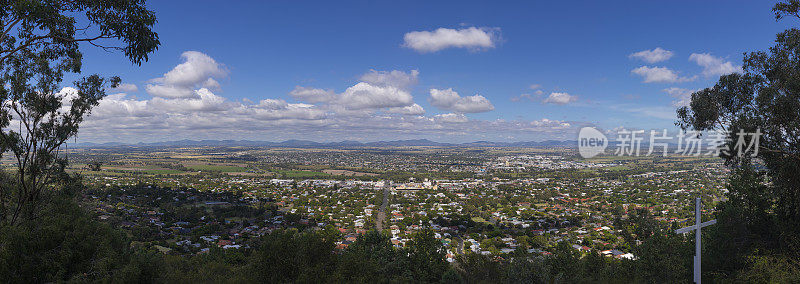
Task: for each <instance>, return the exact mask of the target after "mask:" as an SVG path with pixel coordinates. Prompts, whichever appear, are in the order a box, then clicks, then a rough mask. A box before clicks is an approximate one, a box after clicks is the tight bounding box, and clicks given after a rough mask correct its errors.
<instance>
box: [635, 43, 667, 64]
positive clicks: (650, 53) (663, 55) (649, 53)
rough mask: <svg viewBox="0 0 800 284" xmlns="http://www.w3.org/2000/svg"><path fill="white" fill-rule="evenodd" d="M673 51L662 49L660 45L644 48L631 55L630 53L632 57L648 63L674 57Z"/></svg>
mask: <svg viewBox="0 0 800 284" xmlns="http://www.w3.org/2000/svg"><path fill="white" fill-rule="evenodd" d="M672 55H673V54H672V51H669V50H665V49H662V48H660V47H656V48H655V49H652V50H642V51H639V52H636V53H633V54H631V55H628V57H630V58H635V59H640V60H642V61H644V62H647V63H651V64H652V63H656V62H661V61H666V60H668V59H670V58H671V57H672Z"/></svg>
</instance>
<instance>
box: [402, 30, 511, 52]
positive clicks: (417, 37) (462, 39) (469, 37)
mask: <svg viewBox="0 0 800 284" xmlns="http://www.w3.org/2000/svg"><path fill="white" fill-rule="evenodd" d="M499 31H500V29H498V28H476V27H469V28H463V29H458V30H456V29H448V28H438V29H436V30H435V31H414V32H409V33H406V34H405V36H404V37H403V40H404V43H403V46H405V47H408V48H411V49H414V50H416V51H418V52H421V53H427V52H436V51H439V50H442V49H446V48H451V47H455V48H467V49H470V50H481V49H489V48H494V47H495V44H496V42H497V40H498V38H499V36H498V34H499Z"/></svg>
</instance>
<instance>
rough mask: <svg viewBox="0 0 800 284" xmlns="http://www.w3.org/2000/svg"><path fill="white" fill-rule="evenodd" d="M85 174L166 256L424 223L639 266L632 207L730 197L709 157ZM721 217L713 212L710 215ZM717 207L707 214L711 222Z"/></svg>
mask: <svg viewBox="0 0 800 284" xmlns="http://www.w3.org/2000/svg"><path fill="white" fill-rule="evenodd" d="M69 155H70V157H71V159H72V161H73V166H72V168H71V170H72V171H74V172H80V173H81V174H82V175H83V176H84V177H85V181H84V183H85V184H86V185H87V187H88V188H89V189H90V190H87V191H86V192H85V194H84V198H83V200H84V201H83V203H84V204H85V206H87V207H89V208H93V209H92V210H93V212H95V215H96V218H98V219H99V220H102V221H104V222H108V223H109V224H112V225H114V226H115V227H119V228H122V229H125V230H128V231H129V232H131V235H132V236H133V237H134V238H135V243H136V245H139V246H146V247H150V248H154V249H157V250H159V251H161V252H163V253H166V254H202V253H207V252H208V251H209V249H210V248H212V247H218V248H222V249H242V248H247V247H249V246H252V245H253V244H252V243H251V242H252V240H255V239H257V238H258V237H259V236H261V235H264V234H268V233H270V232H272V231H275V230H281V229H288V228H296V229H300V230H325V229H331V230H336V231H337V232H338V233H339V235H340V238H339V240H338V241H337V242H336V244H337V249H339V250H344V249H347V247H348V245H349V244H351V243H353V242H354V241H355V240H356V238H357V237H358V236H359V235H361V234H364V233H365V232H367V231H369V230H375V229H377V230H378V231H381V232H385V233H386V234H388V235H390V236H391V242H392V244H393V245H394V246H396V247H403V246H405V245H406V244H407V243H408V241H409V238H410V237H411V236H412V235H413V234H414V233H416V232H417V231H419V230H420V229H422V228H428V229H431V230H433V231H434V232H435V236H436V238H437V239H439V240H440V241H441V242H442V244H443V245H444V247H445V248H446V249H447V260H448V261H451V262H452V261H454V259H455V257H456V256H457V255H459V254H464V253H465V252H467V251H471V252H474V253H478V254H482V255H488V256H493V257H501V258H502V257H509V256H513V255H518V254H541V255H548V254H550V253H551V252H549V250H551V249H552V248H553V247H554V246H555V245H556V244H558V243H561V242H566V243H568V244H569V245H570V246H571V247H573V248H574V249H575V250H578V251H580V252H595V253H601V254H602V255H605V256H608V257H614V258H629V259H633V258H635V257H636V256H635V255H633V254H631V253H630V248H629V247H628V245H627V244H626V242H625V241H624V240H623V238H622V236H620V235H619V230H618V229H617V226H619V222H620V220H624V219H625V218H627V217H628V212H632V211H634V210H636V209H647V210H648V211H649V212H652V214H653V216H654V217H655V218H656V220H658V221H661V222H666V223H677V224H683V223H685V222H687V221H688V220H690V219H691V218H692V217H693V209H692V203H691V200H693V198H694V197H696V196H702V197H703V198H704V201H706V202H709V203H710V205H711V204H715V203H716V202H718V201H720V200H722V199H723V198H724V197H723V196H724V194H725V191H726V190H725V187H724V177H725V176H726V175H727V174H728V172H729V170H728V169H726V168H725V167H723V166H722V165H721V164H720V163H719V162H718V161H715V160H713V159H704V158H701V157H681V156H678V157H670V158H662V157H658V158H654V157H640V158H639V157H619V156H613V155H611V156H600V157H597V158H593V159H581V158H580V157H577V155H576V154H575V153H574V150H572V149H570V148H567V147H564V148H459V147H403V148H391V147H387V148H383V149H347V150H343V149H334V150H331V149H309V148H306V149H287V148H276V149H264V148H239V147H182V148H178V147H172V148H169V147H166V148H131V147H118V148H114V147H110V148H100V149H88V148H78V149H73V150H71V153H69ZM708 208H713V206H708ZM712 213H713V212H704V214H709V215H711V214H712Z"/></svg>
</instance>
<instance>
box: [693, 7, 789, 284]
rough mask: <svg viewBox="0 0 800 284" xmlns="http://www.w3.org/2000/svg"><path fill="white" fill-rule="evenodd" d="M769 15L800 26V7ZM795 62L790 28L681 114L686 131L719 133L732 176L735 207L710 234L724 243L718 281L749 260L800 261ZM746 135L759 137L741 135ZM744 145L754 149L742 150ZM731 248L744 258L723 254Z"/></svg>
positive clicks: (718, 250) (717, 259)
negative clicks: (795, 21)
mask: <svg viewBox="0 0 800 284" xmlns="http://www.w3.org/2000/svg"><path fill="white" fill-rule="evenodd" d="M772 11H773V12H774V13H775V18H776V19H777V20H781V19H783V18H786V17H790V18H791V17H793V18H798V19H800V1H798V0H789V1H785V2H781V3H778V4H775V6H774V7H773V9H772ZM798 62H800V30H798V29H796V28H790V29H787V30H785V31H783V32H781V33H779V34H778V35H777V37H776V40H775V45H774V46H773V47H771V48H769V50H767V51H756V52H750V53H746V54H745V56H744V64H743V72H742V73H741V74H739V73H733V74H729V75H724V76H721V77H720V78H719V81H718V82H717V83H716V84H715V85H714V86H713V87H710V88H706V89H703V90H700V91H698V92H695V93H693V94H692V98H691V103H690V104H689V106H687V107H682V108H680V109H678V111H677V112H678V118H679V120H678V122H677V125H679V126H680V127H681V128H683V129H692V130H696V131H712V130H716V131H721V132H723V133H724V134H725V136H726V138H727V142H726V143H725V145H723V151H722V152H721V154H720V156H721V157H722V158H723V159H724V161H725V163H726V165H728V166H731V167H732V168H734V170H735V172H734V175H733V176H732V178H731V184H730V186H729V188H730V190H731V192H730V194H729V198H730V200H729V201H728V202H724V203H722V204H721V205H720V206H719V207H718V209H720V211H719V212H718V213H717V215H718V220H719V225H718V226H717V227H718V228H715V229H712V231H711V232H712V233H713V235H712V237H713V238H723V239H716V240H715V239H712V241H711V242H710V243H709V245H710V246H711V247H710V248H711V249H712V251H713V252H714V254H712V259H711V261H712V262H713V263H714V264H715V265H719V266H718V270H717V271H716V272H715V273H719V274H720V275H727V276H731V275H729V274H730V273H733V272H735V271H738V270H740V269H741V267H742V266H743V265H745V264H747V263H753V262H752V261H750V260H748V259H745V258H746V257H749V256H751V255H752V254H764V255H771V256H776V257H777V259H781V258H782V257H788V258H797V257H800V175H798V173H800V140H799V139H798V137H800V112H798V109H800V64H798ZM747 133H755V134H758V133H761V135H760V136H757V135H741V134H747ZM740 138H741V139H740ZM756 139H757V140H756ZM756 141H757V142H758V144H756V143H755V142H756ZM742 142H744V143H743V145H753V146H752V148H750V149H748V148H747V147H741V146H742V144H740V143H742ZM725 150H727V151H725ZM739 150H744V151H741V153H740V151H739ZM726 242H727V245H726ZM731 242H733V243H735V244H737V246H736V248H735V249H736V251H739V252H737V253H731V252H728V251H726V249H729V246H730V243H731ZM726 246H728V247H726ZM778 255H782V256H778ZM731 258H732V259H731ZM762 259H771V258H762ZM757 264H758V262H756V263H754V264H753V265H757ZM787 265H796V264H795V263H793V262H788V263H787Z"/></svg>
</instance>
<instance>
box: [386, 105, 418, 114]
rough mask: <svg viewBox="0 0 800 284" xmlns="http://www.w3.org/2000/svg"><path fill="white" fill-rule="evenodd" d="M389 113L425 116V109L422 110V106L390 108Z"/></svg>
mask: <svg viewBox="0 0 800 284" xmlns="http://www.w3.org/2000/svg"><path fill="white" fill-rule="evenodd" d="M387 112H389V113H396V114H403V115H422V114H425V109H424V108H422V106H421V105H418V104H413V105H410V106H404V107H393V108H389V110H387Z"/></svg>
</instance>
